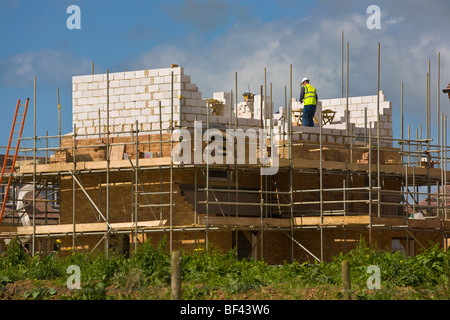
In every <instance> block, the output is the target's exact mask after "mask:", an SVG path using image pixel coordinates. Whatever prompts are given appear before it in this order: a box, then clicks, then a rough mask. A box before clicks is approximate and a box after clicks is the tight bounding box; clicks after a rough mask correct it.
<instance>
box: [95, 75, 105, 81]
mask: <svg viewBox="0 0 450 320" xmlns="http://www.w3.org/2000/svg"><path fill="white" fill-rule="evenodd" d="M93 81H96V82H100V81H106V73H103V74H94V76H93Z"/></svg>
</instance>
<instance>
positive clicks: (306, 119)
mask: <svg viewBox="0 0 450 320" xmlns="http://www.w3.org/2000/svg"><path fill="white" fill-rule="evenodd" d="M317 100H318V97H317V92H316V89H315V88H314V87H313V86H312V85H310V84H309V79H308V78H303V80H302V90H301V92H300V103H303V114H302V124H303V126H305V127H314V114H315V113H316V106H317Z"/></svg>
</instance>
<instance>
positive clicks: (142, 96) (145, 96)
mask: <svg viewBox="0 0 450 320" xmlns="http://www.w3.org/2000/svg"><path fill="white" fill-rule="evenodd" d="M136 96H137V99H136V100H137V101H138V100H140V101H143V100H144V101H145V100H151V98H152V97H151V94H150V93H140V94H137V95H136Z"/></svg>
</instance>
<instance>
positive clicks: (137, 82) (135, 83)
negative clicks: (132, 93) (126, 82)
mask: <svg viewBox="0 0 450 320" xmlns="http://www.w3.org/2000/svg"><path fill="white" fill-rule="evenodd" d="M140 85H141V79H131V80H130V86H140Z"/></svg>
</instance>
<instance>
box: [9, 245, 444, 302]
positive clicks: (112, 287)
mask: <svg viewBox="0 0 450 320" xmlns="http://www.w3.org/2000/svg"><path fill="white" fill-rule="evenodd" d="M165 244H166V243H165V241H164V240H163V241H162V242H161V243H160V245H159V246H158V247H157V248H154V247H153V246H152V245H151V243H150V242H146V243H144V244H142V245H141V246H140V247H139V248H138V250H137V251H136V252H133V254H132V256H131V257H130V258H126V257H124V256H121V255H118V254H114V253H110V254H109V255H108V257H106V256H105V255H104V254H96V255H88V254H84V253H76V254H73V255H71V256H69V257H66V258H62V257H59V256H58V255H56V254H51V255H47V256H40V255H36V256H35V257H30V256H29V255H27V254H26V253H24V252H23V251H22V250H21V247H20V244H19V243H18V242H17V241H15V240H12V241H11V243H10V244H9V245H8V248H7V250H6V252H4V254H3V255H2V256H1V258H0V298H2V297H4V298H12V299H28V300H38V299H74V300H108V299H126V300H132V299H152V300H156V299H170V272H171V266H170V261H171V259H170V252H168V251H167V250H165V249H164V248H165V247H166V245H165ZM449 255H450V253H448V251H447V252H445V251H444V250H443V249H441V248H439V246H438V245H430V247H429V248H428V249H426V250H423V251H421V252H420V254H418V255H417V256H415V257H406V256H405V255H403V254H401V253H399V252H396V253H393V252H389V251H382V250H379V249H377V248H373V247H369V246H367V245H366V243H365V242H364V240H363V239H361V241H360V243H359V245H358V247H357V248H355V249H354V250H352V251H351V252H349V253H347V254H340V255H338V256H335V257H334V259H333V260H332V261H331V262H323V263H314V264H308V263H300V262H294V263H287V262H285V263H284V264H282V265H279V266H271V265H268V264H267V263H265V262H264V261H256V260H250V261H247V260H238V259H236V253H235V252H234V251H233V250H231V251H228V252H224V251H222V250H220V249H218V248H209V249H208V250H206V249H205V248H198V249H196V250H195V251H194V252H192V253H190V254H186V253H185V254H183V260H182V261H183V264H182V287H183V291H182V299H189V300H202V299H316V300H317V299H326V300H328V299H342V290H341V286H342V282H341V261H342V260H347V261H349V262H350V272H351V281H352V295H353V299H358V300H374V299H376V300H394V299H395V300H398V299H423V300H426V299H439V300H442V299H448V298H449V275H450V274H449V272H450V271H449V268H448V264H449V257H450V256H449ZM70 265H77V266H78V267H79V268H80V274H81V289H79V290H68V289H67V287H66V281H67V279H68V277H69V274H68V273H67V272H66V271H67V268H68V267H69V266H70ZM371 265H375V266H377V267H378V268H379V270H380V276H381V288H380V289H378V290H376V289H372V290H369V289H368V286H367V280H368V278H369V276H370V275H371V274H370V273H367V268H368V266H371ZM18 286H23V289H22V290H17V287H18ZM14 287H16V288H15V289H14V290H13V292H14V293H11V288H14Z"/></svg>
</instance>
